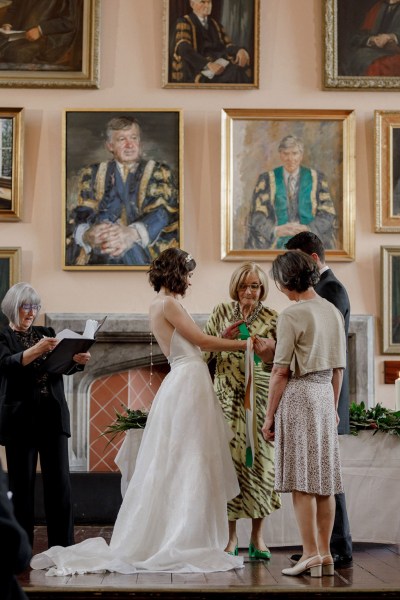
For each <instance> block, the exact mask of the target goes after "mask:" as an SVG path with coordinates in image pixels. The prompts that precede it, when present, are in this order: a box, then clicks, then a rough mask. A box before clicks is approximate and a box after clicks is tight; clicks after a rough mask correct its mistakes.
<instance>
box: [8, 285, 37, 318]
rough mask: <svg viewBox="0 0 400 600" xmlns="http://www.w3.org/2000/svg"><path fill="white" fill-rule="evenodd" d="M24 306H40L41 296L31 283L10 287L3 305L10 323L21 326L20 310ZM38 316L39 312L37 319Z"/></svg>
mask: <svg viewBox="0 0 400 600" xmlns="http://www.w3.org/2000/svg"><path fill="white" fill-rule="evenodd" d="M23 304H40V296H39V294H38V293H37V291H36V290H35V289H34V288H33V287H32V286H31V285H30V284H29V283H25V282H21V283H16V284H15V285H13V286H12V287H10V289H9V290H8V292H7V293H6V295H5V296H4V298H3V301H2V303H1V310H2V311H3V313H4V314H5V316H6V317H7V319H8V320H9V321H10V323H14V325H17V326H19V324H20V323H19V309H20V308H21V306H22V305H23ZM38 314H39V311H37V313H36V317H37V315H38Z"/></svg>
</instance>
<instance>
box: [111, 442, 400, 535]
mask: <svg viewBox="0 0 400 600" xmlns="http://www.w3.org/2000/svg"><path fill="white" fill-rule="evenodd" d="M141 434H142V432H141V431H137V430H136V431H135V430H132V432H129V433H128V434H127V436H126V441H125V442H124V443H123V445H122V446H121V449H120V451H119V453H118V456H117V459H116V462H117V464H118V466H119V468H120V470H121V473H122V484H121V487H122V489H123V493H124V490H125V489H126V485H127V481H128V480H129V478H130V477H131V475H132V473H133V469H134V464H135V461H136V453H137V448H138V446H139V443H140V439H141ZM339 440H340V454H341V461H342V473H343V480H344V486H345V493H346V501H347V510H348V514H349V520H350V527H351V533H352V537H353V541H355V542H379V543H387V544H390V543H393V544H395V543H400V438H398V437H397V436H394V435H389V434H387V433H382V432H378V433H377V434H376V435H373V432H372V431H364V432H361V433H360V434H359V435H358V436H357V437H356V436H352V435H342V436H340V437H339ZM282 500H283V505H282V508H281V509H280V510H277V511H275V512H274V513H273V514H272V515H270V516H269V517H268V518H267V519H266V520H265V528H264V535H265V541H266V543H267V544H268V545H270V546H293V545H299V544H300V536H299V534H298V530H297V524H296V520H295V516H294V512H293V508H292V501H291V495H290V494H282ZM249 535H250V521H249V520H248V519H241V520H240V521H239V523H238V537H239V546H241V547H246V546H247V545H248V543H249Z"/></svg>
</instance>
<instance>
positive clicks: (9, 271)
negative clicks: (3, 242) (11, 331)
mask: <svg viewBox="0 0 400 600" xmlns="http://www.w3.org/2000/svg"><path fill="white" fill-rule="evenodd" d="M19 281H21V248H20V247H16V248H0V304H1V302H2V301H3V298H4V296H5V295H6V293H7V291H8V290H9V289H10V287H11V286H12V285H14V284H15V283H18V282H19ZM7 323H8V319H7V318H6V317H5V315H3V313H2V312H1V310H0V329H1V328H2V327H3V326H4V325H7Z"/></svg>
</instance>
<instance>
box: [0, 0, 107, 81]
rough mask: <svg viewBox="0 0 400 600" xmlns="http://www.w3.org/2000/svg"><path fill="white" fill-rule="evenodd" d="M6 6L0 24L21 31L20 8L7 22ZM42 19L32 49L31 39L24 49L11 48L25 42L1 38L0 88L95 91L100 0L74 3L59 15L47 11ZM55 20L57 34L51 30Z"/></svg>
mask: <svg viewBox="0 0 400 600" xmlns="http://www.w3.org/2000/svg"><path fill="white" fill-rule="evenodd" d="M9 4H10V7H5V8H2V9H1V11H2V14H1V15H0V18H1V22H2V23H4V22H12V23H16V26H15V28H16V29H17V28H18V29H23V28H24V19H25V15H24V14H23V9H22V8H19V7H17V8H16V9H15V12H16V14H15V15H13V16H11V17H10V18H11V19H12V20H8V13H7V10H8V8H10V10H12V3H9ZM27 16H29V15H27ZM55 17H57V19H56V18H55ZM3 19H7V20H6V21H4V20H3ZM44 19H45V20H44V21H43V23H42V24H41V25H40V27H41V28H40V29H39V31H40V33H38V39H37V41H34V42H33V44H35V45H36V48H35V49H34V46H33V44H31V40H30V45H29V47H28V46H27V49H25V48H23V47H21V46H19V47H18V46H15V47H11V44H16V45H17V44H21V41H25V40H21V39H17V40H16V41H13V42H7V40H6V39H4V35H3V38H0V87H8V88H98V87H99V38H100V26H99V22H100V0H74V1H73V2H70V4H69V6H68V8H65V14H61V15H57V14H56V15H53V13H52V11H51V9H50V8H49V10H48V14H47V15H45V17H44ZM56 21H59V22H60V25H59V29H60V31H55V30H54V28H55V25H54V23H55V22H56ZM47 23H49V32H47V31H46V24H47ZM18 25H19V26H18ZM34 29H38V28H34ZM29 31H33V30H29ZM2 44H3V45H2Z"/></svg>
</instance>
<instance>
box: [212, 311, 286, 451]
mask: <svg viewBox="0 0 400 600" xmlns="http://www.w3.org/2000/svg"><path fill="white" fill-rule="evenodd" d="M242 323H244V321H243V320H241V321H236V322H235V323H233V324H232V325H229V327H227V328H226V329H224V330H223V331H222V332H221V337H223V338H226V339H229V340H234V339H236V338H237V337H238V335H239V334H240V329H239V326H240V325H241V324H242ZM251 340H252V347H253V350H254V352H255V353H256V354H257V355H258V356H259V357H260V358H261V360H262V361H263V362H266V363H268V362H272V361H273V358H274V354H275V345H276V342H275V340H274V339H271V338H262V337H259V336H258V335H254V336H251ZM262 434H263V436H264V439H265V440H267V441H272V440H273V439H274V437H275V432H274V419H273V418H266V419H265V421H264V425H263V427H262Z"/></svg>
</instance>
